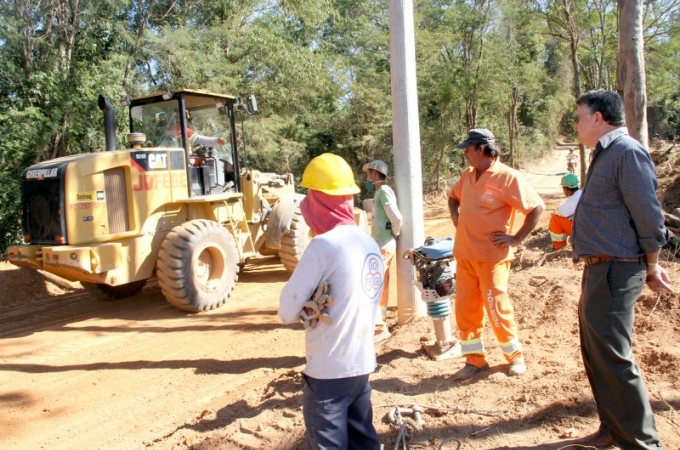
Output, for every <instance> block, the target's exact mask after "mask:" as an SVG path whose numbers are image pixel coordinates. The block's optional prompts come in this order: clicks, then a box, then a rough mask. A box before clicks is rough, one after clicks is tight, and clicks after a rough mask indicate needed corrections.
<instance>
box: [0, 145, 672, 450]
mask: <svg viewBox="0 0 680 450" xmlns="http://www.w3.org/2000/svg"><path fill="white" fill-rule="evenodd" d="M670 147H672V146H670V145H666V146H662V147H661V148H658V149H656V150H655V152H654V153H653V156H654V157H655V160H661V159H662V158H665V159H663V161H665V162H667V161H669V160H673V158H675V157H676V154H675V152H676V150H675V149H674V148H673V149H670ZM669 149H670V150H669ZM564 151H565V150H563V149H562V148H560V147H558V148H557V149H556V150H555V152H554V153H555V154H554V155H552V156H553V157H552V159H551V161H552V162H549V163H543V164H541V165H540V166H539V167H538V168H536V169H531V168H530V169H529V170H528V171H527V172H526V173H527V178H529V179H530V180H531V179H532V176H533V175H537V176H540V177H548V179H547V180H548V181H546V178H541V183H545V185H544V186H545V189H546V190H545V191H539V192H540V193H541V195H542V196H543V198H544V199H545V201H546V204H547V211H548V212H547V213H546V214H544V216H543V218H542V222H541V224H540V225H539V227H538V228H537V229H536V230H535V231H534V232H533V233H532V234H531V235H530V237H529V238H528V239H527V240H526V242H525V243H524V245H523V247H522V248H521V249H520V251H519V252H518V254H519V256H518V259H517V261H516V264H515V271H514V272H513V274H512V275H511V278H510V287H509V292H510V295H511V297H512V300H513V304H514V307H515V311H516V316H517V321H518V324H519V327H520V337H521V340H522V342H523V346H524V351H525V355H526V359H527V365H528V370H527V373H526V374H525V375H524V376H522V377H518V378H510V377H508V376H507V375H506V369H507V364H506V363H505V361H504V359H503V357H502V355H501V352H500V350H499V348H498V345H497V343H496V342H495V341H494V339H493V334H492V333H491V332H490V329H489V328H488V327H487V328H486V329H485V342H484V344H485V347H486V348H487V351H488V353H489V355H488V359H489V363H490V365H491V370H489V371H487V372H484V373H482V374H480V375H478V376H476V377H475V378H473V379H472V380H469V381H464V382H460V381H453V380H451V377H450V376H451V374H452V373H453V372H455V371H456V370H457V369H458V368H460V367H461V366H462V364H463V360H462V359H460V358H458V359H451V360H444V361H433V360H430V359H429V358H428V357H427V356H426V355H425V353H424V352H423V351H422V342H423V341H425V340H430V339H432V338H433V337H434V331H433V328H432V321H431V319H429V318H427V317H425V318H421V319H417V320H415V321H414V322H413V323H410V324H407V325H397V323H396V283H395V277H394V276H393V277H392V282H393V283H395V284H393V285H392V289H391V293H392V296H391V299H390V308H389V312H388V325H389V326H390V330H391V332H392V338H390V339H388V340H387V341H385V342H382V343H380V344H378V345H377V346H376V350H377V354H378V364H379V367H378V370H377V372H376V373H375V374H373V375H372V376H371V384H372V386H373V389H374V391H373V405H374V423H375V425H376V428H377V430H378V433H379V435H380V439H381V442H382V443H383V444H384V445H385V448H386V449H388V448H395V443H396V442H395V439H396V436H397V434H398V433H399V426H397V425H394V424H392V423H390V421H389V419H388V416H389V413H390V411H393V408H395V407H402V408H410V407H411V406H412V405H414V404H417V405H419V406H420V407H421V408H422V409H423V411H424V412H423V415H422V419H423V423H422V424H421V425H420V430H419V431H418V432H416V433H414V434H413V435H412V436H411V437H410V443H411V444H412V445H414V446H415V445H420V448H426V449H438V448H445V449H448V448H451V449H455V448H457V443H456V442H455V441H453V440H449V439H457V440H459V441H460V442H461V445H460V448H461V449H501V448H503V449H520V448H521V449H529V448H536V449H538V448H544V449H555V450H557V449H559V448H562V447H564V443H563V441H562V440H563V439H569V438H573V437H578V436H581V435H583V434H586V433H590V432H592V431H594V430H595V428H596V427H597V425H598V419H597V413H596V407H595V404H594V401H593V398H592V395H591V391H590V387H589V384H588V381H587V379H586V375H585V371H584V369H583V366H582V363H581V356H580V351H579V336H578V326H577V316H576V305H577V302H578V298H579V294H580V279H581V271H582V268H583V267H582V265H581V264H574V263H573V262H572V260H571V259H570V258H569V257H568V255H563V256H560V257H558V258H555V259H552V260H549V261H547V262H546V263H545V264H544V265H542V266H540V267H539V266H536V265H535V263H536V262H537V261H538V260H539V259H540V257H541V256H543V255H544V254H545V253H546V252H547V251H549V250H550V239H549V236H548V232H547V221H548V219H549V212H551V211H554V210H555V209H556V208H557V206H558V205H559V204H560V203H561V202H562V201H563V199H562V198H561V196H560V194H559V188H558V187H557V186H558V183H559V177H560V176H561V175H562V174H564V168H563V167H562V166H565V163H564V159H563V158H564V155H563V154H562V153H563V152H564ZM678 153H680V152H678ZM663 161H662V164H663ZM532 171H533V175H532ZM550 179H552V181H549V180H550ZM555 180H557V181H555ZM532 182H534V181H532ZM550 183H554V185H555V186H556V189H555V190H554V191H550V189H549V186H550ZM659 184H660V198H662V200H663V201H664V203H665V204H667V205H668V204H669V203H671V202H672V201H673V200H674V199H675V200H677V194H676V193H674V192H673V190H674V189H677V185H678V169H677V165H676V164H673V165H668V164H666V166H663V167H661V166H660V170H659ZM542 186H543V184H542ZM679 203H680V202H679ZM445 204H446V199H445V196H443V195H440V196H431V197H428V198H426V199H425V205H424V210H425V215H426V224H425V227H426V234H431V235H433V236H435V237H444V236H450V235H452V234H453V227H452V226H451V224H450V219H449V217H448V212H447V210H446V207H445ZM675 206H676V205H673V207H675ZM674 250H675V249H665V250H663V252H662V258H661V261H662V265H663V266H664V267H665V268H666V269H667V270H668V271H669V273H670V276H671V279H672V280H673V284H674V286H675V288H676V291H680V265H679V264H678V261H679V260H678V259H677V258H675V256H674ZM286 279H287V275H286V273H285V271H283V270H282V269H281V267H280V264H278V262H277V261H276V260H271V259H266V260H264V261H263V262H261V263H257V264H255V265H251V266H250V267H248V268H247V271H246V272H245V273H244V274H242V275H241V276H240V280H239V283H238V284H237V287H236V290H235V291H234V294H233V298H232V299H231V300H230V302H229V303H228V304H227V305H225V307H224V308H220V309H219V310H217V311H212V312H208V313H202V314H186V313H183V312H179V311H176V310H174V309H173V308H172V307H170V306H169V305H167V304H166V303H165V302H164V300H163V299H162V296H161V295H160V292H159V290H158V288H157V287H156V286H154V285H153V284H152V285H151V286H149V287H147V288H145V289H144V291H142V294H140V295H138V296H136V297H133V298H131V299H126V300H123V301H118V302H105V301H102V300H95V299H92V298H91V297H90V296H89V294H86V293H85V292H84V291H82V290H81V289H79V287H78V284H77V283H68V282H64V281H63V280H60V279H55V278H54V277H50V276H48V275H46V274H43V273H40V272H32V271H29V270H24V269H16V268H13V267H12V266H9V265H7V264H0V296H1V298H2V301H0V340H1V342H2V346H0V404H2V408H3V414H2V417H0V443H1V444H2V447H3V448H5V449H6V448H11V449H33V448H49V449H73V448H102V449H144V448H148V449H155V450H171V449H173V450H174V449H194V450H217V449H282V450H283V449H302V448H304V444H303V439H304V424H303V420H302V409H301V395H302V386H303V381H302V379H301V376H300V371H301V370H302V368H303V367H304V342H303V341H304V337H303V329H302V327H301V325H292V326H284V325H281V324H279V323H278V321H277V319H276V317H275V315H276V306H277V301H276V300H277V298H278V292H279V291H280V289H281V287H282V286H283V284H284V283H285V281H286ZM452 322H453V323H455V321H453V320H452ZM455 331H456V329H455V325H454V333H455ZM633 342H634V353H635V358H636V361H637V363H638V364H639V365H640V367H641V369H642V372H643V375H644V379H645V382H646V384H647V389H648V392H649V395H650V399H651V402H652V407H653V410H654V413H655V418H656V422H657V427H658V429H659V432H660V435H661V439H662V442H663V443H664V445H665V448H667V449H674V450H675V449H680V434H679V432H678V430H679V429H680V412H679V411H678V409H680V377H679V376H678V374H679V373H680V344H679V343H678V342H680V310H679V309H678V295H677V294H675V295H668V294H654V293H652V292H650V291H648V290H647V289H646V288H645V291H644V292H643V294H642V296H641V297H640V300H639V301H638V302H637V304H636V320H635V328H634V334H633ZM407 418H411V419H413V417H407ZM445 440H449V441H448V442H447V443H444V444H443V445H442V443H443V442H444V441H445ZM440 446H441V447H440ZM399 448H401V447H399ZM411 448H415V447H411Z"/></svg>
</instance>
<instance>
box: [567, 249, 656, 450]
mask: <svg viewBox="0 0 680 450" xmlns="http://www.w3.org/2000/svg"><path fill="white" fill-rule="evenodd" d="M645 275H646V270H645V264H644V263H637V262H606V263H600V264H591V265H589V266H586V268H585V269H584V271H583V280H582V282H581V300H580V302H579V310H578V313H579V314H578V316H579V327H580V330H581V355H582V356H583V365H584V366H585V369H586V374H587V375H588V380H589V381H590V387H591V388H592V390H593V396H594V397H595V402H596V403H597V412H598V414H599V416H600V428H601V429H602V430H604V431H608V432H609V433H611V436H612V438H614V442H616V445H618V446H619V447H621V448H622V449H624V450H628V449H660V448H663V447H662V446H661V443H660V441H659V435H658V433H657V431H656V424H655V423H654V415H653V413H652V407H651V405H650V403H649V398H648V397H647V389H646V388H645V383H644V381H643V380H642V377H641V376H640V369H639V368H638V366H637V364H635V361H634V360H633V353H632V350H631V332H632V330H633V321H634V306H635V302H636V301H637V299H638V297H639V296H640V293H641V292H642V288H643V287H644V285H645Z"/></svg>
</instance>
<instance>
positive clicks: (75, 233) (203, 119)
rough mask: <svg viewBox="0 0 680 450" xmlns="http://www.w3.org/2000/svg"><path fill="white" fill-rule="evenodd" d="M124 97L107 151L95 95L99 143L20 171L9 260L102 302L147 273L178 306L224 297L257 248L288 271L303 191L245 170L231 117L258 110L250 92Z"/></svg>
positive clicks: (305, 237)
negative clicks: (123, 114)
mask: <svg viewBox="0 0 680 450" xmlns="http://www.w3.org/2000/svg"><path fill="white" fill-rule="evenodd" d="M123 103H124V105H125V106H127V107H128V108H129V122H130V123H129V126H130V134H129V135H128V142H129V144H130V145H129V147H130V148H128V149H125V150H117V149H116V134H115V130H116V124H115V115H114V111H113V107H112V105H111V103H110V102H108V101H107V100H106V99H104V98H103V97H100V98H99V107H100V109H101V110H102V111H103V113H104V128H105V133H106V151H103V152H96V153H87V154H78V155H72V156H66V157H63V158H58V159H54V160H50V161H45V162H42V163H39V164H35V165H33V166H31V167H29V168H27V169H26V170H25V171H24V173H23V179H22V207H23V209H22V212H21V214H22V224H23V230H24V241H25V242H26V244H25V245H19V246H12V247H10V248H8V249H7V255H8V256H7V257H8V260H9V261H10V262H11V263H13V264H15V265H17V266H21V267H29V268H32V269H41V270H45V271H47V272H51V273H54V274H56V275H58V276H61V277H63V278H66V279H68V280H71V281H80V282H81V284H82V285H83V287H85V288H87V289H91V290H94V291H96V292H98V293H100V294H102V295H104V296H105V297H107V298H111V299H116V298H123V297H129V296H132V295H135V294H137V293H138V292H139V291H140V290H141V289H142V288H143V287H144V285H145V284H146V282H147V280H149V279H151V278H154V277H155V278H157V279H158V284H159V286H160V288H161V290H162V292H163V295H164V296H165V297H166V299H167V300H168V301H169V302H170V303H171V304H173V305H174V306H176V307H177V308H180V309H182V310H186V311H203V310H210V309H214V308H217V307H219V306H220V305H222V304H224V302H225V301H226V299H227V297H229V294H230V293H231V291H232V289H233V288H234V284H235V282H236V280H237V277H238V272H239V269H240V268H243V267H244V266H245V264H246V262H247V261H248V259H249V258H252V257H255V256H256V255H257V254H258V252H259V253H260V254H264V255H272V254H273V255H275V254H276V253H278V254H279V256H280V257H281V260H282V262H283V264H284V266H285V267H286V268H287V269H288V270H289V271H292V270H293V269H294V268H295V265H296V264H297V262H298V261H299V259H300V257H301V255H302V252H303V251H304V249H305V247H306V245H307V243H308V242H309V239H310V234H309V227H308V226H307V224H306V223H305V222H304V220H303V218H302V216H301V215H300V210H299V206H298V205H299V202H300V200H301V199H302V198H304V196H303V195H301V194H296V193H295V189H294V185H293V176H292V174H283V175H278V174H275V173H261V172H258V171H256V170H251V169H249V168H248V167H247V158H246V153H245V136H243V135H241V136H238V139H237V134H236V130H237V120H236V118H237V116H238V115H242V114H252V113H253V112H254V111H256V110H257V103H256V101H255V98H254V97H253V96H249V97H248V98H247V99H246V100H245V101H242V100H241V99H240V98H239V97H233V96H228V95H220V94H214V93H210V92H206V91H198V90H178V91H175V92H164V93H159V94H153V95H147V96H144V97H139V98H134V99H127V100H125V101H124V102H123ZM241 120H242V119H241ZM239 140H240V145H239ZM239 150H242V154H239Z"/></svg>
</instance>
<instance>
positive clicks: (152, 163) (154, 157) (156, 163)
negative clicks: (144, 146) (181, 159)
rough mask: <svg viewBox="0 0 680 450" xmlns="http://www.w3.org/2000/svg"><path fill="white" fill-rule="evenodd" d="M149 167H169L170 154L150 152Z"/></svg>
mask: <svg viewBox="0 0 680 450" xmlns="http://www.w3.org/2000/svg"><path fill="white" fill-rule="evenodd" d="M149 168H150V169H167V168H168V155H166V154H165V153H149Z"/></svg>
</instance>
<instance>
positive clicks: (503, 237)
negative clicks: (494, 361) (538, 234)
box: [449, 128, 545, 380]
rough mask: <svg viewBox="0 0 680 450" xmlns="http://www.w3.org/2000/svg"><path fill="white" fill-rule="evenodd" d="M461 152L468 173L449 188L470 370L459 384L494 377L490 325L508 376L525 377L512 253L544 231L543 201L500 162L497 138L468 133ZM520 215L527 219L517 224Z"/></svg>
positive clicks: (460, 318)
mask: <svg viewBox="0 0 680 450" xmlns="http://www.w3.org/2000/svg"><path fill="white" fill-rule="evenodd" d="M456 147H457V148H463V149H465V152H464V153H463V156H464V157H465V159H467V161H468V163H469V164H470V167H469V168H468V169H466V170H465V171H463V173H462V174H461V176H460V179H459V180H458V182H457V183H456V184H455V185H454V186H453V188H452V189H451V194H450V196H449V211H450V213H451V221H452V222H453V224H454V225H455V226H456V238H455V245H454V249H453V256H454V257H455V258H456V262H457V264H456V322H457V324H458V329H459V330H460V342H461V347H462V354H463V356H465V366H464V367H463V368H462V369H460V370H459V371H458V372H456V373H455V374H454V375H453V379H457V380H464V379H468V378H472V377H473V376H475V375H476V374H477V373H479V372H481V371H484V370H488V369H489V364H488V363H487V362H486V357H485V351H484V341H483V339H482V331H483V330H484V316H485V312H486V316H487V317H488V318H489V322H490V324H491V328H492V329H493V331H494V334H495V335H496V340H497V341H498V344H499V345H500V347H501V350H502V351H503V356H505V359H506V360H507V361H508V363H509V366H508V375H509V376H519V375H522V374H524V373H525V372H526V369H527V367H526V363H525V361H524V354H523V353H522V344H521V343H520V341H519V336H518V333H517V323H516V322H515V312H514V310H513V307H512V304H511V303H510V297H509V296H508V278H509V277H510V263H511V262H512V260H513V259H514V256H513V247H516V246H518V245H519V244H520V243H521V242H522V240H523V239H524V238H526V237H527V236H528V235H529V233H530V232H531V230H533V229H534V228H535V227H536V225H537V224H538V220H539V218H540V217H541V214H542V213H543V211H544V210H545V205H544V204H543V200H541V197H539V195H538V194H537V193H536V191H535V190H534V189H533V188H532V187H531V186H530V185H529V183H527V181H526V180H525V179H524V177H522V175H521V174H520V173H519V172H518V171H516V170H515V169H512V168H511V167H508V166H506V165H505V164H503V163H501V162H500V160H499V157H500V154H501V149H500V147H499V146H498V144H497V143H496V139H495V138H494V135H493V134H492V133H491V131H489V130H487V129H483V128H481V129H475V130H470V131H469V132H468V137H467V139H466V140H465V141H463V142H462V143H460V144H458V145H457V146H456ZM518 213H522V214H523V215H524V220H523V222H521V223H519V222H517V218H518Z"/></svg>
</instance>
